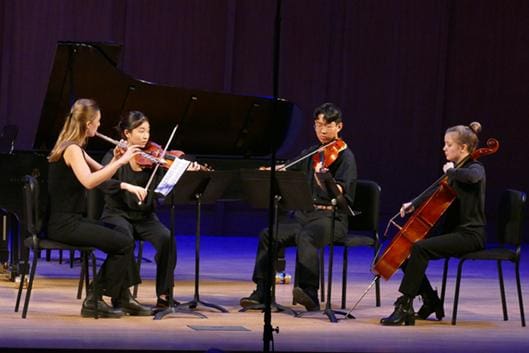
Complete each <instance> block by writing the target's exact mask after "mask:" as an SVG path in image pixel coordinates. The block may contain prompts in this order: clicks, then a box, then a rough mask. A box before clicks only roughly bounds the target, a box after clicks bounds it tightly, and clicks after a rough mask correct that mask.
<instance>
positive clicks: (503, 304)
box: [496, 260, 509, 321]
mask: <svg viewBox="0 0 529 353" xmlns="http://www.w3.org/2000/svg"><path fill="white" fill-rule="evenodd" d="M496 262H497V264H498V279H499V281H500V297H501V308H502V310H503V321H507V320H509V315H508V314H507V301H506V300H505V284H504V282H503V270H502V268H501V260H497V261H496Z"/></svg>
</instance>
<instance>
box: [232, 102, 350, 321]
mask: <svg viewBox="0 0 529 353" xmlns="http://www.w3.org/2000/svg"><path fill="white" fill-rule="evenodd" d="M313 117H314V130H315V133H316V138H317V139H318V142H319V145H317V146H313V147H312V148H311V149H310V150H311V151H315V150H316V149H317V148H318V147H320V146H322V145H324V144H327V143H329V142H331V141H335V140H339V139H338V134H339V132H340V131H341V130H342V128H343V122H342V113H341V111H340V109H339V108H338V107H336V106H335V105H334V104H332V103H325V104H322V105H321V106H319V107H317V108H316V109H315V111H314V115H313ZM339 141H341V142H342V143H343V141H342V140H339ZM321 155H322V153H319V152H318V153H317V156H318V157H317V158H320V156H321ZM312 162H313V160H312V159H305V160H304V161H303V163H305V164H304V165H303V166H302V170H304V171H306V172H307V178H308V181H309V184H310V185H311V188H312V197H313V200H314V209H313V210H311V211H296V212H295V213H294V218H295V219H294V220H293V221H294V222H290V223H286V222H283V221H280V222H279V224H278V231H277V234H275V241H276V242H277V247H278V248H281V247H285V246H291V245H296V246H297V263H296V274H297V275H298V278H296V281H297V285H298V286H297V287H295V288H294V290H293V292H292V293H293V297H294V300H295V301H296V302H297V303H299V304H302V305H304V306H305V308H306V309H307V310H308V311H315V310H319V308H320V305H319V301H318V295H317V292H318V287H319V276H320V274H319V269H320V266H319V256H318V249H319V248H322V247H324V246H325V245H327V244H329V241H330V230H331V219H332V210H331V206H330V205H331V197H330V196H329V194H328V192H327V191H324V190H322V188H320V187H319V186H318V184H317V182H316V180H315V172H323V171H325V170H324V169H327V168H328V171H329V172H330V174H331V175H332V176H333V177H334V179H335V181H336V183H337V187H338V189H339V190H340V192H341V193H342V194H344V195H347V196H349V201H350V203H351V204H352V201H353V200H352V198H353V197H352V196H353V195H354V191H355V187H356V162H355V158H354V155H353V153H352V152H351V150H350V149H349V148H347V145H345V143H343V147H342V150H340V152H339V153H338V155H337V156H336V160H334V162H332V164H330V165H329V166H327V168H325V167H324V164H323V163H324V161H321V160H320V161H319V162H317V163H315V165H313V163H312ZM347 224H348V221H347V213H346V212H345V211H344V210H342V209H338V212H337V214H336V223H335V234H334V239H335V240H339V239H341V238H343V237H345V235H346V234H347ZM268 246H269V244H268V229H265V230H263V231H262V232H261V234H260V238H259V246H258V250H257V258H256V261H255V267H254V272H253V281H254V282H255V283H256V284H257V288H256V289H255V290H254V291H253V293H251V295H250V296H249V297H245V298H242V299H241V300H240V304H241V306H242V307H244V308H246V307H250V306H252V305H256V304H262V303H264V297H265V293H266V290H269V288H265V286H264V280H265V275H266V273H267V271H270V270H271V269H267V262H268V261H267V260H268Z"/></svg>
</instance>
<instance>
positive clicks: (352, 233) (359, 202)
mask: <svg viewBox="0 0 529 353" xmlns="http://www.w3.org/2000/svg"><path fill="white" fill-rule="evenodd" d="M380 193H381V188H380V186H379V185H378V184H377V183H376V182H374V181H371V180H358V181H357V182H356V192H355V199H354V205H353V207H352V209H353V210H355V211H360V212H361V213H360V214H359V215H357V216H350V217H349V231H348V234H347V236H346V238H345V239H343V240H337V241H334V246H343V248H344V249H343V268H342V305H341V308H342V309H345V305H346V298H347V269H348V254H349V248H352V247H357V246H368V247H372V248H373V249H374V255H375V256H376V254H377V253H378V251H379V249H380V240H379V235H378V219H379V209H380ZM323 254H324V252H323V249H321V253H320V256H321V261H320V266H321V268H320V282H321V283H320V288H321V300H322V301H325V296H324V293H325V287H324V282H325V281H324V273H325V271H324V266H325V265H324V261H323ZM375 304H376V306H380V281H379V279H376V281H375Z"/></svg>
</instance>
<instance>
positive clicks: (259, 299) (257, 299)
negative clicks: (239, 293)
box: [240, 284, 265, 309]
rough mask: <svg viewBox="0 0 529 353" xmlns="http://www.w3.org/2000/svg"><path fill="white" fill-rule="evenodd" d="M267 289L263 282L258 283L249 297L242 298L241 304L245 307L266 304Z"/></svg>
mask: <svg viewBox="0 0 529 353" xmlns="http://www.w3.org/2000/svg"><path fill="white" fill-rule="evenodd" d="M264 297H265V291H264V286H263V285H262V284H257V288H256V289H255V290H254V291H253V292H252V294H250V296H248V297H244V298H241V300H240V304H241V306H242V307H243V308H245V309H246V308H249V307H252V306H257V305H259V304H264Z"/></svg>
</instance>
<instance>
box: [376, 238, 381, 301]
mask: <svg viewBox="0 0 529 353" xmlns="http://www.w3.org/2000/svg"><path fill="white" fill-rule="evenodd" d="M379 249H380V245H378V242H377V244H376V245H375V256H374V258H376V256H377V254H378V251H379ZM375 305H376V306H377V307H380V305H381V302H380V276H377V277H376V279H375Z"/></svg>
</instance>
